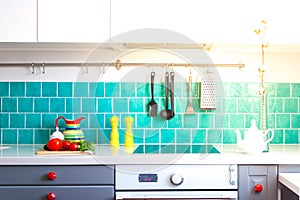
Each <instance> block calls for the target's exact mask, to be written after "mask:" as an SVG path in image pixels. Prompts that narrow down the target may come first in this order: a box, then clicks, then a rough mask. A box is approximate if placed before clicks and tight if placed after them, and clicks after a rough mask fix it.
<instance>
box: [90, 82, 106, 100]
mask: <svg viewBox="0 0 300 200" xmlns="http://www.w3.org/2000/svg"><path fill="white" fill-rule="evenodd" d="M89 96H90V97H104V83H103V82H99V83H98V82H97V83H90V92H89Z"/></svg>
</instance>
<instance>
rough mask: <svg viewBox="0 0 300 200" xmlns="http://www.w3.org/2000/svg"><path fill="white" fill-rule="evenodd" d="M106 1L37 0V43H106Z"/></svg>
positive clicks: (107, 3) (108, 2)
mask: <svg viewBox="0 0 300 200" xmlns="http://www.w3.org/2000/svg"><path fill="white" fill-rule="evenodd" d="M109 16H110V0H38V41H39V42H83V43H94V42H96V43H99V42H105V41H107V40H108V39H109V27H110V26H109V23H110V20H109Z"/></svg>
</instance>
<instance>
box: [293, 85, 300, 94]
mask: <svg viewBox="0 0 300 200" xmlns="http://www.w3.org/2000/svg"><path fill="white" fill-rule="evenodd" d="M291 87H292V97H300V83H292V86H291Z"/></svg>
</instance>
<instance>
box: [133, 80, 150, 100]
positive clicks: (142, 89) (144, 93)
mask: <svg viewBox="0 0 300 200" xmlns="http://www.w3.org/2000/svg"><path fill="white" fill-rule="evenodd" d="M136 87H137V96H138V97H150V96H151V95H150V94H151V88H150V83H137V84H136Z"/></svg>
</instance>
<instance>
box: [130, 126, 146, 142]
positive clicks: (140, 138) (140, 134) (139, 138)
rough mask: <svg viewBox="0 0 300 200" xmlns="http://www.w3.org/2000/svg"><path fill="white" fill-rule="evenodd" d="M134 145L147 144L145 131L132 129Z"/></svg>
mask: <svg viewBox="0 0 300 200" xmlns="http://www.w3.org/2000/svg"><path fill="white" fill-rule="evenodd" d="M132 132H133V140H134V144H144V143H145V133H144V130H143V129H132Z"/></svg>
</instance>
